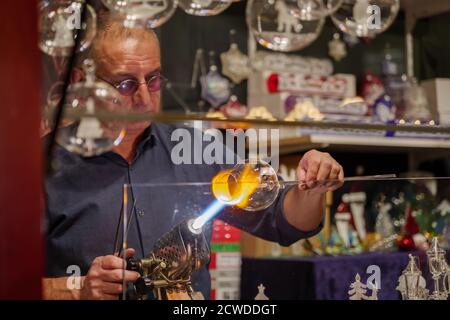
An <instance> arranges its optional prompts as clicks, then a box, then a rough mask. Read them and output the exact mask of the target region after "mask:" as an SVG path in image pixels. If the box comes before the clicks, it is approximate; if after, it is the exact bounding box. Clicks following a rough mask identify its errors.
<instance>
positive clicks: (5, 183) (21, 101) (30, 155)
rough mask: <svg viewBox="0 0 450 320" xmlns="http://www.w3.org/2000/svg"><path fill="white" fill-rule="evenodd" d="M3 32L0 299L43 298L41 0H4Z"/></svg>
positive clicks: (0, 59)
mask: <svg viewBox="0 0 450 320" xmlns="http://www.w3.org/2000/svg"><path fill="white" fill-rule="evenodd" d="M0 30H1V31H0V299H40V298H41V277H42V274H43V261H44V257H43V241H42V222H41V221H42V219H41V218H42V208H41V203H40V199H41V192H42V172H43V171H42V168H43V166H42V161H41V153H42V148H41V143H40V138H39V123H40V114H41V106H40V96H39V95H40V89H41V82H42V81H41V72H40V71H41V56H40V53H39V49H38V46H37V38H38V35H37V0H3V1H2V9H1V10H0Z"/></svg>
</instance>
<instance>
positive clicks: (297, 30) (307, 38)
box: [246, 0, 325, 52]
mask: <svg viewBox="0 0 450 320" xmlns="http://www.w3.org/2000/svg"><path fill="white" fill-rule="evenodd" d="M297 8H298V6H297V1H284V0H249V1H248V2H247V10H246V18H247V25H248V27H249V29H250V30H251V31H252V33H253V35H254V36H255V38H256V41H258V43H259V44H260V45H262V46H263V47H265V48H268V49H271V50H274V51H282V52H290V51H297V50H301V49H303V48H305V47H307V46H308V45H310V44H311V43H312V42H314V41H315V40H316V39H317V38H318V37H319V35H320V33H321V31H322V28H323V25H324V21H325V19H324V18H320V19H317V20H311V21H303V20H300V18H298V17H296V16H295V15H294V14H293V12H295V10H297Z"/></svg>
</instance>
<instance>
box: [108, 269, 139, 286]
mask: <svg viewBox="0 0 450 320" xmlns="http://www.w3.org/2000/svg"><path fill="white" fill-rule="evenodd" d="M124 277H125V282H135V281H136V280H137V279H138V278H139V277H140V274H139V273H137V272H135V271H130V270H123V269H116V270H107V271H105V272H104V273H103V274H102V280H103V281H108V282H117V283H121V282H122V281H123V280H124Z"/></svg>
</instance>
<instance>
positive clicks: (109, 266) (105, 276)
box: [80, 249, 140, 300]
mask: <svg viewBox="0 0 450 320" xmlns="http://www.w3.org/2000/svg"><path fill="white" fill-rule="evenodd" d="M133 254H134V250H133V249H127V252H126V254H125V257H126V258H128V257H130V256H132V255H133ZM124 267H126V262H125V260H124V259H122V258H120V257H117V256H113V255H110V256H102V257H97V258H95V259H94V261H93V262H92V264H91V267H90V269H89V271H88V273H87V275H86V277H85V278H84V282H83V288H82V289H81V294H80V299H81V300H117V299H118V295H119V294H121V293H122V289H123V287H122V283H123V280H124V278H125V282H135V281H136V280H137V279H138V278H139V277H140V274H139V273H137V272H135V271H129V270H124Z"/></svg>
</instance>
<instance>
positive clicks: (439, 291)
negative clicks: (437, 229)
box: [427, 237, 449, 300]
mask: <svg viewBox="0 0 450 320" xmlns="http://www.w3.org/2000/svg"><path fill="white" fill-rule="evenodd" d="M427 258H428V267H429V269H430V273H431V275H432V277H433V281H434V290H433V293H432V294H431V295H430V296H429V299H430V300H447V297H448V294H449V293H448V292H447V291H446V287H445V285H443V283H444V281H445V278H446V276H448V274H447V272H448V265H447V262H446V261H445V251H444V250H443V249H441V248H440V247H439V241H438V238H436V237H434V238H433V239H432V240H431V247H430V249H428V250H427Z"/></svg>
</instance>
